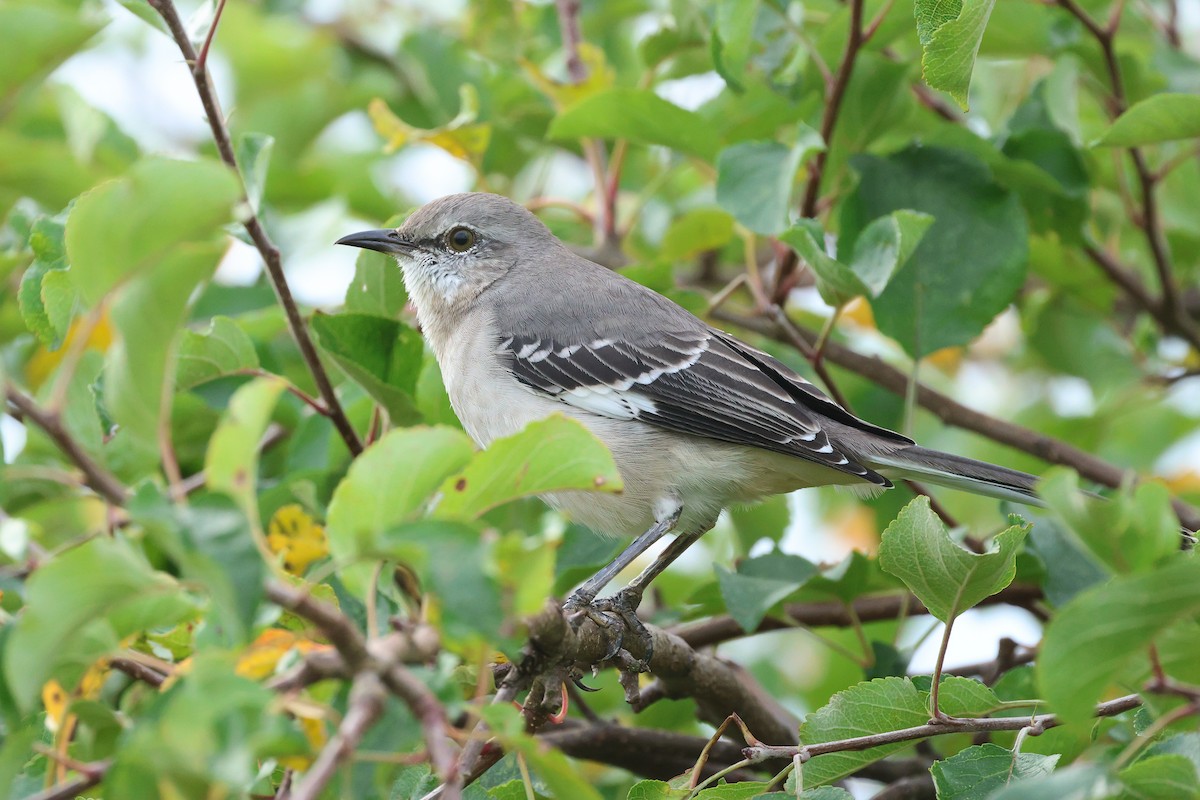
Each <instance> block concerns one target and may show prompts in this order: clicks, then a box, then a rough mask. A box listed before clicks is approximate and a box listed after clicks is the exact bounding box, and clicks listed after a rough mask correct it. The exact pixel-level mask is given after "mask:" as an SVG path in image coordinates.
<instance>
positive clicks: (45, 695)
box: [42, 678, 67, 733]
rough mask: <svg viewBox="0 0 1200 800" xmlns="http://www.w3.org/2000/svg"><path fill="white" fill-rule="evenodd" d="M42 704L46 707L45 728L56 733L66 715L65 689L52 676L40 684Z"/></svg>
mask: <svg viewBox="0 0 1200 800" xmlns="http://www.w3.org/2000/svg"><path fill="white" fill-rule="evenodd" d="M42 706H43V707H44V708H45V709H46V730H48V731H50V732H51V733H56V732H57V731H58V729H59V727H60V726H61V725H62V722H63V719H64V718H65V717H66V715H67V690H66V689H64V688H63V687H62V684H61V683H59V682H58V681H56V680H54V679H53V678H51V679H50V680H48V681H46V683H45V685H44V686H42Z"/></svg>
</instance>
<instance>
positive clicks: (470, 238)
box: [446, 227, 475, 253]
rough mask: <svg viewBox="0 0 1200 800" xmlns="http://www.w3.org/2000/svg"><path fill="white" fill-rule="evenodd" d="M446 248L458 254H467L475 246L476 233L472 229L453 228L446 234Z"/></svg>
mask: <svg viewBox="0 0 1200 800" xmlns="http://www.w3.org/2000/svg"><path fill="white" fill-rule="evenodd" d="M446 246H447V247H449V248H450V249H451V250H453V251H454V252H456V253H465V252H467V251H468V250H470V249H471V248H472V247H474V246H475V231H473V230H471V229H470V228H462V227H459V228H451V229H450V232H449V233H447V234H446Z"/></svg>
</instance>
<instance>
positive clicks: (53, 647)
mask: <svg viewBox="0 0 1200 800" xmlns="http://www.w3.org/2000/svg"><path fill="white" fill-rule="evenodd" d="M25 599H26V607H25V610H24V611H23V612H22V614H21V616H20V617H19V618H18V619H17V620H16V622H14V623H11V624H12V626H13V630H12V633H11V635H10V638H9V640H8V643H7V646H6V647H5V653H4V656H5V658H4V671H5V676H6V678H7V680H8V685H9V687H10V689H11V691H12V693H13V697H14V699H15V700H16V702H17V704H18V705H19V706H20V707H21V708H23V709H25V710H26V711H28V710H29V709H30V707H31V706H32V705H33V703H34V702H35V701H36V699H37V697H38V693H39V692H40V691H41V688H42V684H43V683H45V682H46V681H47V680H49V679H50V678H52V677H58V678H60V679H61V680H62V682H63V683H65V684H68V685H69V684H72V683H73V682H75V681H77V680H78V679H79V678H80V677H81V676H82V674H83V672H84V670H86V669H87V668H88V667H89V666H91V664H92V663H93V662H94V661H96V660H97V659H98V658H100V657H101V656H103V655H105V654H106V653H109V652H112V651H114V650H115V649H116V648H117V647H118V646H119V643H120V641H121V640H122V639H123V638H124V637H126V636H128V635H130V634H132V633H136V632H139V631H143V630H146V629H147V628H151V627H154V626H158V625H173V624H175V623H177V622H179V621H180V620H182V619H184V618H186V617H188V616H190V615H191V614H192V613H194V611H195V610H196V609H195V606H194V604H193V603H192V601H191V600H190V599H189V598H188V596H187V594H186V593H185V592H184V591H183V590H182V588H181V587H180V586H179V584H177V583H176V582H175V580H174V579H173V578H171V577H170V576H168V575H166V574H164V573H161V572H155V571H154V570H153V569H151V568H150V566H149V565H148V564H146V562H145V561H144V560H143V559H142V558H141V557H140V556H138V555H136V554H135V553H134V552H133V551H132V550H130V549H129V547H128V546H127V545H126V544H124V543H123V542H121V541H119V540H115V539H107V538H99V539H92V540H90V541H88V542H86V543H85V544H82V545H80V546H79V547H76V548H74V549H72V550H68V551H66V552H65V553H62V554H61V555H58V556H56V557H55V558H53V559H52V560H50V561H49V562H47V563H44V564H42V565H41V566H40V567H38V569H37V571H36V572H34V574H33V575H32V576H31V577H30V578H29V581H28V583H27V584H26V598H25Z"/></svg>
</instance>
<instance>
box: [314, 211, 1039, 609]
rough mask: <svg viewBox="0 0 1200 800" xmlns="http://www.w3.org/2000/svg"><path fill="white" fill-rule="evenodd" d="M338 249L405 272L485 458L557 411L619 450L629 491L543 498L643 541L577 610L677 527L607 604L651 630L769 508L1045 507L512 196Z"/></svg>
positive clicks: (596, 579)
mask: <svg viewBox="0 0 1200 800" xmlns="http://www.w3.org/2000/svg"><path fill="white" fill-rule="evenodd" d="M337 243H338V244H345V245H352V246H354V247H363V248H366V249H368V250H376V251H379V252H382V253H387V254H389V255H393V256H395V257H396V259H397V261H399V264H400V267H401V269H402V270H403V272H404V281H405V284H406V285H407V287H408V291H409V294H410V295H411V297H412V301H413V304H414V305H415V306H416V309H417V318H418V320H419V322H420V324H421V329H422V331H423V332H424V334H425V336H426V338H427V339H428V341H429V343H430V346H431V347H432V348H433V352H434V354H435V355H436V356H437V360H438V364H439V365H440V366H441V370H442V377H443V379H444V380H445V383H446V390H447V392H448V393H449V396H450V403H451V405H452V406H453V407H454V411H455V413H456V414H457V415H458V418H459V419H460V420H461V421H462V424H463V427H464V428H465V429H466V431H467V433H468V434H470V436H471V438H472V439H474V440H475V442H476V443H477V444H478V445H479V446H480V447H486V446H487V445H488V444H489V443H490V442H492V441H493V440H495V439H497V438H500V437H503V436H508V435H510V434H514V433H516V432H517V431H519V430H521V429H522V428H523V427H525V425H527V424H528V423H530V422H533V421H534V420H539V419H543V418H545V417H547V416H549V415H551V414H555V413H561V414H566V415H568V416H570V417H573V418H575V419H577V420H579V421H580V422H581V423H583V425H584V426H586V427H587V428H588V429H589V430H590V431H591V432H592V433H593V434H595V436H596V437H597V438H599V439H600V441H602V442H603V443H604V444H605V445H607V446H608V449H609V450H610V451H611V452H612V455H613V459H614V460H615V462H616V465H617V468H618V470H619V471H620V473H621V477H622V479H623V480H624V484H625V489H624V491H623V492H621V493H620V494H608V493H598V492H555V493H553V494H549V495H546V496H545V498H544V499H545V500H546V502H547V503H549V504H550V505H551V506H553V507H554V508H557V509H561V510H563V511H565V512H567V513H568V514H569V515H570V517H571V518H572V519H574V520H576V521H577V522H580V523H582V524H584V525H586V526H588V527H590V528H592V529H594V530H596V531H598V532H602V533H607V534H613V535H623V536H633V535H636V534H641V535H640V536H638V537H637V539H636V540H635V541H634V542H633V543H632V544H631V545H630V546H629V547H628V548H626V550H625V551H623V552H622V553H621V554H620V555H619V556H618V557H617V558H616V559H615V560H614V561H613V563H612V564H610V565H608V566H607V567H605V568H604V569H603V570H601V571H600V572H598V573H597V574H596V575H595V576H593V577H592V578H591V579H590V580H588V581H587V582H586V583H584V584H583V585H582V586H581V587H580V588H579V589H578V590H577V591H576V592H575V593H574V594H573V595H572V596H571V598H570V600H568V606H569V607H576V608H582V607H588V608H596V607H598V605H600V604H596V605H593V602H594V601H595V598H596V595H597V594H598V592H599V591H600V590H601V589H602V588H603V587H604V586H605V585H606V584H607V583H608V582H609V581H610V580H612V579H613V577H615V576H616V574H617V573H618V572H620V571H621V570H622V569H624V568H625V567H626V566H628V565H629V564H630V563H631V562H632V561H633V560H634V559H636V558H637V557H638V556H639V555H640V554H641V553H643V552H644V551H645V550H646V549H647V548H649V547H650V545H651V544H653V543H654V542H655V541H656V540H657V539H659V538H660V537H662V536H663V535H664V534H665V533H666V532H668V531H670V530H672V529H675V528H677V529H678V530H679V535H678V536H677V537H676V539H675V541H674V542H672V544H671V545H670V546H668V548H667V549H666V550H665V551H664V552H663V554H662V555H661V556H660V557H659V559H658V560H656V561H655V562H654V564H652V565H651V566H650V567H648V568H647V569H646V570H645V571H644V572H643V573H642V574H641V575H639V576H638V577H637V578H636V579H635V580H634V581H633V582H632V583H631V584H630V585H629V586H628V587H627V588H626V589H624V590H622V591H621V592H619V593H618V594H617V595H616V596H615V598H613V599H611V600H609V601H607V602H605V601H601V604H603V607H604V608H605V609H609V610H616V611H618V612H620V613H621V614H622V616H624V617H625V619H626V620H627V621H629V622H630V624H632V625H633V626H634V627H635V628H636V629H638V630H641V628H640V623H638V622H637V620H636V615H634V614H633V611H634V610H636V608H637V605H638V603H639V602H640V600H641V595H642V592H643V591H644V589H645V588H646V586H647V584H649V582H650V581H651V580H652V579H653V578H654V577H655V576H656V575H658V574H659V573H660V572H661V571H662V570H663V569H665V568H666V566H667V565H668V564H670V562H671V561H672V560H674V559H675V558H676V557H677V556H678V555H679V554H680V553H682V552H683V551H684V550H685V549H687V547H688V546H690V545H691V544H692V543H694V542H695V541H696V540H697V539H698V538H699V537H700V536H701V535H702V534H704V533H705V532H706V531H708V530H709V529H710V528H712V526H713V525H714V524H715V523H716V520H717V515H718V514H720V512H721V509H723V508H725V507H727V506H730V505H737V504H744V503H750V502H753V501H755V500H759V499H761V498H763V497H766V496H768V495H773V494H779V493H782V492H790V491H793V490H795V489H800V488H805V487H809V486H827V485H850V486H861V487H868V488H878V489H886V488H890V487H891V486H892V483H891V480H889V477H901V478H907V477H912V478H920V479H922V480H928V481H931V482H933V483H937V484H942V485H946V486H950V487H954V488H958V489H965V490H967V491H970V492H974V493H978V494H984V495H989V496H993V497H999V498H1007V499H1015V500H1018V501H1021V502H1026V503H1028V502H1036V501H1035V500H1034V498H1033V487H1034V484H1035V481H1036V479H1035V478H1034V477H1033V476H1031V475H1027V474H1025V473H1022V472H1016V471H1014V470H1009V469H1005V468H1003V467H998V466H994V465H992V464H987V463H984V462H981V461H974V460H971V459H968V458H962V457H960V456H955V455H950V454H948V453H941V452H938V451H936V450H929V449H926V448H924V447H919V446H918V445H916V444H915V443H914V442H913V441H912V440H911V439H909V438H907V437H905V436H902V435H901V434H898V433H895V432H893V431H890V430H887V429H886V428H881V427H878V426H876V425H872V424H870V423H869V422H865V421H863V420H861V419H859V418H857V417H855V416H854V415H852V414H850V413H849V412H848V411H846V410H845V409H844V408H842V407H841V406H839V405H838V404H837V403H835V402H834V401H833V400H831V399H830V398H829V397H827V396H826V395H825V394H824V393H822V392H821V391H820V390H819V389H817V388H816V387H815V386H813V385H812V384H811V383H809V382H808V381H806V380H805V379H804V378H802V377H801V376H799V375H797V374H796V373H795V372H794V371H792V370H791V369H790V368H788V367H787V366H785V365H784V364H783V363H782V362H780V361H778V360H777V359H775V358H773V357H771V356H769V355H767V354H766V353H764V352H762V351H761V350H758V349H756V348H753V347H751V346H749V345H747V344H746V343H744V342H742V341H740V340H738V339H737V338H736V337H734V336H731V335H730V334H728V333H725V332H724V331H721V330H718V329H716V328H714V327H712V326H710V325H708V324H706V323H705V322H703V321H702V320H700V319H698V318H697V317H695V316H693V315H692V314H691V313H689V312H688V311H686V310H684V309H683V308H681V307H680V306H678V305H676V304H675V303H673V302H672V301H670V300H668V299H667V298H665V297H663V296H662V295H660V294H658V293H657V292H654V291H652V290H651V289H648V288H646V287H645V286H642V285H641V284H638V283H635V282H633V281H631V280H629V279H627V278H625V277H623V276H621V275H619V274H617V273H616V272H613V271H611V270H609V269H606V268H604V267H602V266H600V265H599V264H595V263H593V262H591V261H588V260H587V259H585V258H582V257H580V256H578V255H576V254H574V253H573V252H571V250H569V249H568V248H567V247H566V246H565V245H564V244H563V243H562V242H561V241H559V240H558V239H557V238H556V237H555V236H554V234H552V233H551V232H550V230H549V229H548V228H547V227H546V226H545V225H544V224H542V222H541V220H539V219H538V218H537V217H535V216H534V215H533V214H531V213H530V212H529V211H527V210H526V209H525V208H523V207H522V206H520V205H518V204H517V203H514V202H513V201H511V200H509V199H507V198H504V197H501V196H498V195H494V194H481V193H468V194H455V195H450V196H449V197H443V198H441V199H439V200H435V201H433V202H431V203H429V204H428V205H425V206H423V207H422V208H420V209H418V210H417V211H416V212H415V213H413V215H412V216H410V217H409V218H408V220H407V221H406V222H405V223H404V224H403V225H402V226H400V227H399V228H396V229H394V230H393V229H383V230H371V231H363V232H361V233H354V234H351V235H349V236H345V237H343V238H341V239H339V240H338V242H337Z"/></svg>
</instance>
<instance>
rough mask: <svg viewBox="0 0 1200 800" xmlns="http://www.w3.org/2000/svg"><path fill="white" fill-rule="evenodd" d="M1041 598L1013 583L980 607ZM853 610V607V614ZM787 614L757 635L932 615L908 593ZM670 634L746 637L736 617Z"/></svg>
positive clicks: (796, 608)
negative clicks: (785, 617) (855, 621)
mask: <svg viewBox="0 0 1200 800" xmlns="http://www.w3.org/2000/svg"><path fill="white" fill-rule="evenodd" d="M1041 598H1042V589H1041V587H1039V586H1032V585H1028V584H1021V583H1014V584H1012V585H1010V586H1008V587H1007V588H1005V589H1003V590H1001V591H999V592H997V593H996V594H994V595H992V596H991V597H986V598H984V599H983V600H982V601H980V603H979V605H980V606H987V605H1000V604H1007V605H1012V606H1018V607H1021V608H1024V607H1026V606H1028V605H1029V604H1031V603H1034V602H1036V601H1038V600H1040V599H1041ZM851 608H853V613H852V612H851ZM784 612H785V613H786V614H787V616H788V618H789V620H790V622H789V621H785V620H779V619H774V618H772V617H766V618H764V619H763V621H762V622H761V623H760V624H759V627H758V628H757V629H756V630H755V631H754V633H765V632H768V631H777V630H792V629H794V627H795V626H796V625H797V624H799V625H803V626H805V627H808V628H826V627H836V628H850V627H853V625H854V620H855V617H857V618H858V621H859V622H879V621H881V620H890V619H900V618H902V617H917V616H922V615H925V614H928V613H929V611H928V609H926V608H925V606H924V605H923V604H922V603H921V601H920V600H918V599H917V598H916V597H915V596H913V595H909V594H885V595H874V596H868V597H860V598H858V599H856V600H855V601H854V603H853V604H852V606H847V605H846V604H845V603H841V602H838V601H829V602H818V603H792V604H790V605H787V606H785V607H784ZM670 632H671V633H672V634H674V635H675V636H678V637H679V638H680V639H682V640H683V641H684V642H686V643H687V644H689V645H690V646H692V647H695V648H701V647H711V646H712V645H715V644H720V643H721V642H726V641H729V640H731V639H738V638H741V637H743V636H746V635H747V634H746V632H745V631H743V630H742V627H741V626H740V625H738V623H737V622H735V621H734V619H733V617H730V616H727V615H722V616H718V617H710V618H709V619H705V620H700V621H698V622H688V623H684V624H682V625H678V626H676V627H674V628H671V630H670Z"/></svg>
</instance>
